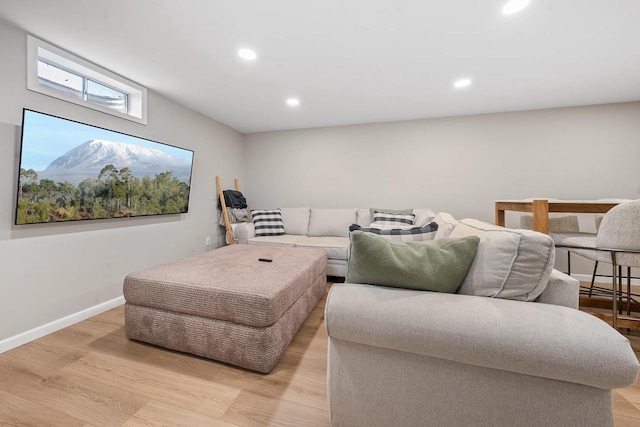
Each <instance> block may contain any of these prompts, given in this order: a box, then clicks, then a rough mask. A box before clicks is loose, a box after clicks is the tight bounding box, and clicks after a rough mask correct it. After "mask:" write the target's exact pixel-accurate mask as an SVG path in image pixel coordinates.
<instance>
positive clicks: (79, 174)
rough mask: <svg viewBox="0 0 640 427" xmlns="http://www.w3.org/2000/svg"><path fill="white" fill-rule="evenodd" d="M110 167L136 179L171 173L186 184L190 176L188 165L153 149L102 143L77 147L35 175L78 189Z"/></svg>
mask: <svg viewBox="0 0 640 427" xmlns="http://www.w3.org/2000/svg"><path fill="white" fill-rule="evenodd" d="M109 164H111V165H113V166H114V167H115V168H116V169H118V170H120V169H122V168H124V167H127V168H129V170H130V171H131V174H132V175H133V176H134V177H137V178H143V177H145V176H150V177H153V176H155V175H157V174H159V173H163V172H167V171H171V172H172V173H173V176H174V177H176V178H178V179H179V180H180V181H182V182H186V183H188V182H189V179H190V176H191V164H190V163H189V162H188V161H187V160H185V159H178V158H175V157H172V156H170V155H169V154H167V153H165V152H164V151H160V150H156V149H153V148H147V147H142V146H140V145H135V144H129V143H125V142H113V141H106V140H101V139H92V140H91V141H87V142H85V143H83V144H80V145H78V146H77V147H76V148H74V149H73V150H71V151H69V152H67V153H65V154H63V155H62V156H60V157H58V158H57V159H55V160H54V161H53V162H51V163H50V164H49V166H47V168H46V169H45V170H43V171H36V172H37V174H38V177H39V179H50V180H53V181H55V182H65V181H66V182H69V183H71V184H74V185H77V184H79V183H80V181H82V180H83V179H85V178H88V177H91V178H96V177H98V174H99V173H100V171H101V170H102V168H104V167H105V166H106V165H109Z"/></svg>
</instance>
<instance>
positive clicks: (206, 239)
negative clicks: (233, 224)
mask: <svg viewBox="0 0 640 427" xmlns="http://www.w3.org/2000/svg"><path fill="white" fill-rule="evenodd" d="M204 244H205V246H211V237H208V236H207V237H205V238H204Z"/></svg>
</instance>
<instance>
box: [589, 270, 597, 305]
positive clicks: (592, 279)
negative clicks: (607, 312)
mask: <svg viewBox="0 0 640 427" xmlns="http://www.w3.org/2000/svg"><path fill="white" fill-rule="evenodd" d="M596 270H598V261H596V264H595V265H594V266H593V275H592V276H591V287H590V288H589V298H591V294H592V293H593V282H595V281H596Z"/></svg>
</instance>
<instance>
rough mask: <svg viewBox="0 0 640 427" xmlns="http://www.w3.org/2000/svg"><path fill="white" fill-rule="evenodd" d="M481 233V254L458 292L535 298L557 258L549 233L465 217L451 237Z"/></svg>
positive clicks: (542, 288)
mask: <svg viewBox="0 0 640 427" xmlns="http://www.w3.org/2000/svg"><path fill="white" fill-rule="evenodd" d="M466 236H477V237H480V245H479V246H478V254H477V256H476V258H475V260H474V261H473V264H472V265H471V268H470V269H469V273H468V274H467V277H466V278H465V279H464V282H462V285H461V286H460V289H458V293H460V294H466V295H480V296H487V297H496V298H506V299H514V300H521V301H533V300H535V299H536V298H537V297H538V295H540V294H541V293H542V291H543V290H544V288H545V287H546V286H547V283H548V281H549V277H550V276H551V271H552V270H553V264H554V261H555V248H554V244H553V240H552V239H551V237H549V236H547V235H546V234H542V233H538V232H535V231H529V230H512V229H508V228H503V227H499V226H497V225H492V224H488V223H486V222H483V221H478V220H476V219H464V220H462V221H460V222H459V223H458V225H456V227H455V228H454V230H453V232H452V233H451V237H466Z"/></svg>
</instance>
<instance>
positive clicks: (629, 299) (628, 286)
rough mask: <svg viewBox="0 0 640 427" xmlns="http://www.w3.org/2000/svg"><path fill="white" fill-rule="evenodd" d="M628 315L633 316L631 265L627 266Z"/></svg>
mask: <svg viewBox="0 0 640 427" xmlns="http://www.w3.org/2000/svg"><path fill="white" fill-rule="evenodd" d="M627 316H631V267H629V266H627Z"/></svg>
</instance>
